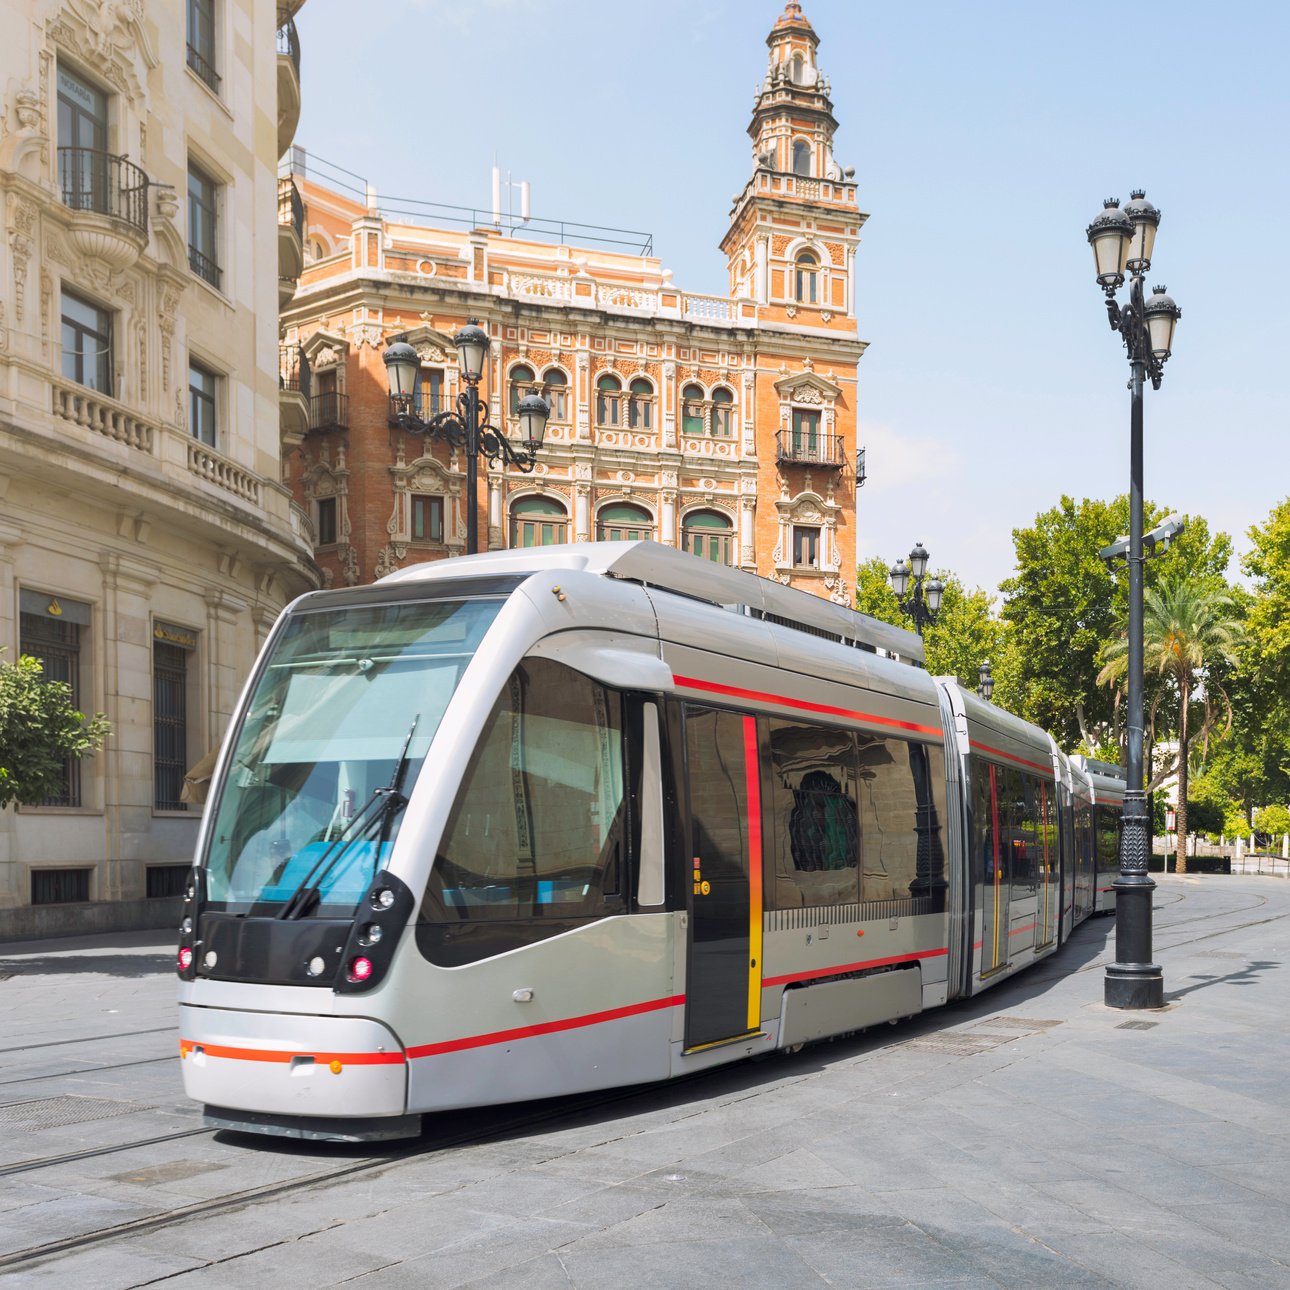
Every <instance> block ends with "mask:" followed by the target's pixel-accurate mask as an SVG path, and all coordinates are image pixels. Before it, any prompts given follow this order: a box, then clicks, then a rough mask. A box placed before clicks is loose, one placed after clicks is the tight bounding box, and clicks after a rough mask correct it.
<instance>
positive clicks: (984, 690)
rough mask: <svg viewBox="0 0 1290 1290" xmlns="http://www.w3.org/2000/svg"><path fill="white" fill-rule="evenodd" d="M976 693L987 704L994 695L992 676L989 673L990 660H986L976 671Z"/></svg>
mask: <svg viewBox="0 0 1290 1290" xmlns="http://www.w3.org/2000/svg"><path fill="white" fill-rule="evenodd" d="M976 679H977V686H976V692H977V693H978V694H979V695H980V696H981V697H982V698H983V699H984V700H985V701H986V702H987V703H989V702H990V698H991V696H992V695H993V694H994V676H993V675H992V674H991V672H990V660H989V659H986V660H985V662H984V663H982V664H981V666H980V667H979V668H977V670H976Z"/></svg>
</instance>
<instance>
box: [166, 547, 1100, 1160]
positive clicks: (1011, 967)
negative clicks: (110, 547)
mask: <svg viewBox="0 0 1290 1290" xmlns="http://www.w3.org/2000/svg"><path fill="white" fill-rule="evenodd" d="M1114 769H1115V768H1111V767H1108V766H1104V765H1101V764H1094V763H1084V762H1081V761H1079V760H1078V759H1071V758H1067V757H1066V756H1064V755H1063V754H1062V753H1061V752H1060V751H1059V750H1058V748H1057V747H1056V745H1055V744H1054V742H1053V741H1052V739H1051V738H1050V737H1049V736H1048V735H1047V734H1046V733H1044V732H1043V731H1042V730H1039V729H1037V728H1036V727H1034V726H1031V725H1029V724H1027V723H1026V722H1024V721H1021V720H1020V719H1019V718H1017V717H1014V716H1012V715H1010V714H1008V713H1006V712H1004V711H1002V710H1001V709H999V708H997V707H995V706H993V705H992V704H990V703H987V702H985V701H983V700H981V699H980V698H978V696H977V695H976V694H975V693H973V692H971V691H967V690H965V689H963V688H962V687H960V686H959V685H958V684H957V682H956V681H954V680H953V679H952V678H949V679H946V678H934V677H932V676H930V675H929V674H928V673H927V672H926V670H924V668H923V666H922V644H921V641H920V640H919V639H918V637H917V636H915V635H913V634H912V633H909V632H905V631H901V630H899V629H897V628H894V627H891V626H889V625H887V624H884V623H881V622H878V621H876V620H874V619H871V618H867V617H865V616H863V615H860V614H857V613H854V612H852V611H850V610H848V609H846V608H844V607H842V606H839V605H834V604H831V603H829V602H827V601H825V600H823V599H821V598H818V597H815V596H812V595H810V594H807V593H804V592H800V591H796V590H792V589H790V588H787V587H784V586H782V585H780V584H778V583H776V582H773V581H770V580H766V579H762V578H758V577H756V576H754V575H752V574H748V573H745V572H743V571H740V570H735V569H729V568H725V567H721V566H717V565H714V564H712V563H710V562H707V561H703V560H700V559H698V558H696V557H694V556H690V555H686V554H684V553H681V552H678V551H676V550H674V549H672V548H667V547H663V546H660V545H658V544H656V543H652V542H600V543H583V544H573V545H567V546H553V547H541V548H533V549H526V550H517V551H508V552H497V553H491V554H487V555H480V556H472V557H464V558H460V559H455V560H446V561H439V562H436V563H433V564H428V565H420V566H415V567H412V568H409V569H405V570H401V571H399V572H397V573H394V574H391V575H390V576H388V577H386V578H384V579H382V580H381V581H380V582H377V583H375V584H373V585H371V586H365V587H355V588H349V589H344V590H336V591H324V592H316V593H312V594H309V595H306V596H304V597H301V598H300V599H299V600H297V601H295V602H294V603H293V604H292V605H290V606H289V607H288V608H287V610H285V611H284V613H283V614H282V616H281V618H280V620H279V622H278V623H277V625H276V626H275V628H274V629H273V631H272V633H271V635H270V638H269V640H268V641H267V642H266V645H265V647H264V650H263V651H262V653H261V657H260V659H259V661H258V663H257V666H256V669H255V671H254V673H253V675H252V677H251V678H250V680H249V682H248V685H247V688H246V691H245V693H244V695H243V696H242V699H241V702H240V704H239V707H238V710H237V713H236V715H235V718H234V721H233V724H232V726H231V728H230V731H229V734H228V737H227V739H226V741H225V745H224V748H223V750H222V751H221V754H220V758H219V762H218V764H217V766H216V770H215V774H214V778H213V781H212V792H211V799H210V803H209V805H208V807H207V810H206V813H205V815H204V817H203V823H202V829H201V833H200V837H199V840H198V845H197V856H196V861H195V864H194V869H193V874H192V880H191V882H190V883H189V885H188V890H187V893H186V895H185V899H184V909H183V916H182V925H181V929H180V944H179V952H178V975H179V978H180V984H179V1018H180V1023H179V1024H180V1053H181V1056H182V1058H183V1062H182V1070H183V1078H184V1086H185V1089H186V1091H187V1093H188V1095H189V1096H190V1097H192V1098H193V1099H195V1100H197V1101H199V1102H201V1103H203V1104H204V1106H205V1116H206V1121H207V1123H208V1124H211V1125H214V1126H219V1127H227V1128H234V1129H242V1130H254V1131H261V1132H267V1133H279V1134H286V1135H293V1136H302V1137H318V1138H329V1139H340V1140H363V1139H377V1138H392V1137H400V1136H408V1135H412V1134H416V1133H417V1132H419V1130H420V1125H421V1116H422V1115H423V1114H424V1113H426V1112H435V1111H441V1110H448V1109H452V1108H459V1107H465V1106H478V1105H486V1104H494V1103H504V1102H512V1101H521V1100H528V1099H534V1098H543V1097H549V1096H553V1095H560V1094H569V1093H576V1092H582V1091H589V1090H593V1089H600V1088H607V1087H614V1086H620V1085H627V1084H636V1083H641V1082H646V1081H652V1080H661V1079H666V1078H669V1077H674V1076H679V1075H683V1074H686V1073H689V1072H693V1071H698V1070H703V1069H705V1068H709V1067H713V1066H716V1065H719V1064H722V1063H726V1062H731V1061H736V1060H740V1059H742V1058H745V1057H748V1056H754V1055H758V1054H761V1053H766V1052H770V1051H773V1050H776V1049H780V1050H795V1049H797V1048H799V1047H800V1046H801V1045H803V1044H806V1043H809V1042H812V1041H815V1040H819V1039H823V1038H826V1037H829V1036H834V1035H838V1034H844V1033H848V1032H852V1031H856V1030H860V1029H863V1028H865V1027H868V1026H872V1025H875V1024H878V1023H880V1022H884V1021H891V1020H896V1019H899V1018H904V1017H909V1016H912V1015H914V1014H917V1013H919V1012H922V1011H923V1010H925V1009H928V1008H933V1007H936V1006H938V1005H940V1004H943V1003H945V1002H946V1001H947V1000H950V999H954V998H961V997H965V996H970V995H975V994H978V993H980V992H981V991H983V990H987V989H989V988H991V987H992V986H993V985H995V984H997V983H998V982H999V981H1001V980H1004V979H1006V978H1007V977H1009V976H1010V975H1011V974H1013V973H1015V972H1017V971H1020V970H1021V969H1023V968H1025V967H1026V966H1027V965H1028V964H1030V963H1032V962H1034V961H1035V960H1036V959H1038V958H1042V957H1045V956H1047V955H1049V954H1052V953H1053V952H1054V950H1055V949H1056V948H1057V947H1058V945H1059V944H1060V943H1061V942H1062V941H1063V940H1064V939H1065V938H1066V937H1068V936H1069V935H1070V934H1071V932H1072V930H1073V928H1074V927H1075V925H1076V924H1077V923H1078V922H1079V921H1080V920H1081V919H1083V918H1084V917H1086V916H1088V915H1089V914H1091V913H1093V912H1095V911H1096V910H1097V909H1099V908H1103V907H1105V904H1106V893H1105V892H1103V891H1102V886H1103V882H1102V878H1101V876H1100V875H1101V874H1102V869H1101V867H1100V861H1099V856H1100V855H1101V854H1102V852H1101V850H1100V847H1101V844H1102V841H1103V833H1104V832H1105V831H1107V830H1109V834H1108V836H1110V835H1113V833H1114V825H1115V818H1114V817H1115V814H1116V812H1117V811H1118V809H1119V802H1120V800H1121V799H1122V797H1123V780H1117V779H1116V776H1115V774H1114V773H1112V772H1113V771H1114ZM1117 783H1118V784H1119V785H1120V791H1119V796H1118V797H1117V795H1116V790H1115V785H1116V784H1117ZM1108 885H1109V884H1108ZM1111 894H1112V895H1113V893H1111Z"/></svg>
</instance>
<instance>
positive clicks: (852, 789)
mask: <svg viewBox="0 0 1290 1290" xmlns="http://www.w3.org/2000/svg"><path fill="white" fill-rule="evenodd" d="M770 764H771V803H772V808H773V820H774V824H773V827H774V833H775V845H774V849H773V851H774V857H775V860H774V863H775V874H774V880H773V882H772V883H770V884H768V886H769V888H770V889H769V891H768V892H767V905H768V906H769V907H770V908H772V909H791V908H795V907H797V906H800V905H833V904H847V903H854V902H855V901H857V900H859V899H860V893H859V884H858V876H859V868H858V860H859V854H860V820H859V812H858V809H857V804H856V767H855V745H854V742H853V741H852V738H851V735H850V733H849V732H848V731H845V730H835V729H831V728H829V727H825V726H809V725H803V724H799V723H796V722H789V721H771V722H770Z"/></svg>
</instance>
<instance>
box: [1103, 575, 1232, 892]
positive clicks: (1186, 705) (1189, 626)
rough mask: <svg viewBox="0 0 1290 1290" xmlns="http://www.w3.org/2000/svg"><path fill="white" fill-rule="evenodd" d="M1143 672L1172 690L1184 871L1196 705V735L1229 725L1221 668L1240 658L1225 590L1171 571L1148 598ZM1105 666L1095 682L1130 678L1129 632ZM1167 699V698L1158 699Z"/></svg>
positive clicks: (1116, 683) (1182, 867) (1108, 653)
mask: <svg viewBox="0 0 1290 1290" xmlns="http://www.w3.org/2000/svg"><path fill="white" fill-rule="evenodd" d="M1142 610H1143V612H1142V636H1143V649H1142V653H1143V669H1144V672H1145V673H1147V674H1151V673H1154V674H1155V676H1156V677H1157V678H1158V679H1160V680H1162V681H1165V682H1166V683H1167V685H1168V686H1169V687H1170V688H1171V689H1172V691H1173V695H1174V698H1175V701H1176V703H1177V711H1178V725H1177V727H1176V730H1177V735H1178V757H1177V763H1176V767H1175V770H1176V773H1177V776H1178V872H1179V873H1185V872H1186V871H1187V805H1188V803H1187V772H1188V752H1189V749H1190V742H1191V738H1192V730H1193V727H1192V707H1193V704H1194V703H1199V705H1200V718H1201V724H1200V727H1199V729H1198V730H1196V732H1195V733H1196V735H1197V736H1198V737H1200V738H1201V739H1208V737H1209V734H1210V732H1211V731H1212V730H1213V729H1214V726H1215V725H1216V724H1217V723H1218V722H1219V720H1220V719H1221V714H1225V716H1226V720H1227V724H1228V725H1229V726H1230V725H1231V712H1232V708H1231V703H1230V702H1229V700H1228V697H1227V693H1226V691H1225V690H1224V689H1223V687H1222V685H1221V683H1220V682H1219V680H1218V677H1217V675H1216V672H1217V665H1218V664H1220V663H1227V662H1230V661H1231V660H1233V659H1234V658H1235V654H1236V643H1237V640H1238V639H1239V637H1240V632H1241V624H1240V621H1239V619H1238V618H1237V617H1236V616H1235V611H1236V605H1235V602H1234V601H1233V599H1232V597H1231V596H1230V595H1229V594H1228V593H1227V591H1226V590H1225V589H1220V588H1219V587H1218V586H1216V585H1215V584H1214V583H1213V582H1212V581H1210V580H1208V579H1206V578H1203V577H1201V578H1196V577H1192V576H1191V575H1189V574H1188V573H1186V572H1183V571H1178V570H1174V571H1171V572H1170V573H1169V574H1168V575H1166V576H1165V577H1164V578H1162V579H1161V580H1160V582H1159V583H1158V585H1156V586H1155V587H1152V588H1151V589H1150V590H1148V591H1147V592H1146V593H1145V594H1144V596H1143V606H1142ZM1103 657H1104V658H1105V660H1106V662H1105V666H1104V667H1103V668H1102V670H1101V672H1099V673H1098V680H1099V681H1100V682H1101V683H1102V684H1104V685H1108V686H1113V687H1116V688H1119V687H1121V686H1123V684H1124V682H1125V678H1126V676H1127V674H1128V665H1129V642H1128V635H1127V630H1125V631H1124V632H1123V633H1122V634H1121V635H1120V636H1119V637H1117V638H1116V639H1115V640H1113V641H1111V642H1110V643H1109V644H1108V645H1107V646H1106V648H1105V649H1104V651H1103ZM1161 697H1163V696H1161Z"/></svg>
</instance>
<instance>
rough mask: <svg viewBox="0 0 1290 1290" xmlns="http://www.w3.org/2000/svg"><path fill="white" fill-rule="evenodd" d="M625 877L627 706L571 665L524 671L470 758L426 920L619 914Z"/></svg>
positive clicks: (530, 664)
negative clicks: (624, 708) (624, 731)
mask: <svg viewBox="0 0 1290 1290" xmlns="http://www.w3.org/2000/svg"><path fill="white" fill-rule="evenodd" d="M625 868H626V810H625V794H624V783H623V740H622V699H621V696H619V695H618V694H617V693H616V692H614V691H610V690H607V689H605V687H604V686H602V685H598V684H597V683H596V682H594V681H592V680H591V679H590V678H589V677H586V676H583V675H581V674H580V673H578V672H575V671H573V670H572V669H571V668H568V667H565V666H564V665H563V664H560V663H555V662H552V661H550V660H547V659H538V658H533V659H528V660H527V661H526V662H524V663H523V664H521V665H520V666H519V667H518V668H517V669H516V670H515V671H514V672H513V673H512V674H511V677H510V679H509V680H508V681H507V683H506V685H505V687H504V688H503V690H502V692H501V694H500V695H499V696H498V698H497V701H496V703H495V704H494V705H493V711H492V713H491V715H490V716H489V719H488V722H487V724H486V726H485V727H484V733H483V735H482V737H481V738H480V741H479V744H478V746H477V747H476V749H475V752H474V755H473V756H472V758H471V762H470V766H469V768H468V769H467V771H466V775H465V778H464V779H463V781H462V785H461V789H460V791H459V792H458V794H457V800H456V802H455V803H454V805H453V809H452V815H451V817H450V818H449V821H448V826H447V828H446V830H445V831H444V836H443V841H442V842H441V844H440V850H439V854H438V856H437V857H436V859H435V863H434V867H433V868H432V869H431V872H430V880H429V883H428V885H427V888H426V898H425V902H424V906H423V920H426V921H430V922H436V923H440V924H445V923H448V924H451V923H470V922H477V921H482V922H491V921H498V920H541V919H566V920H567V919H569V918H578V917H584V918H585V917H588V916H590V917H598V916H602V915H604V914H606V913H613V912H619V911H621V910H622V909H623V907H624V906H623V895H622V893H623V887H624V878H625ZM559 930H562V928H560V927H555V928H553V929H552V931H553V932H554V931H559ZM540 934H545V933H540Z"/></svg>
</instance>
